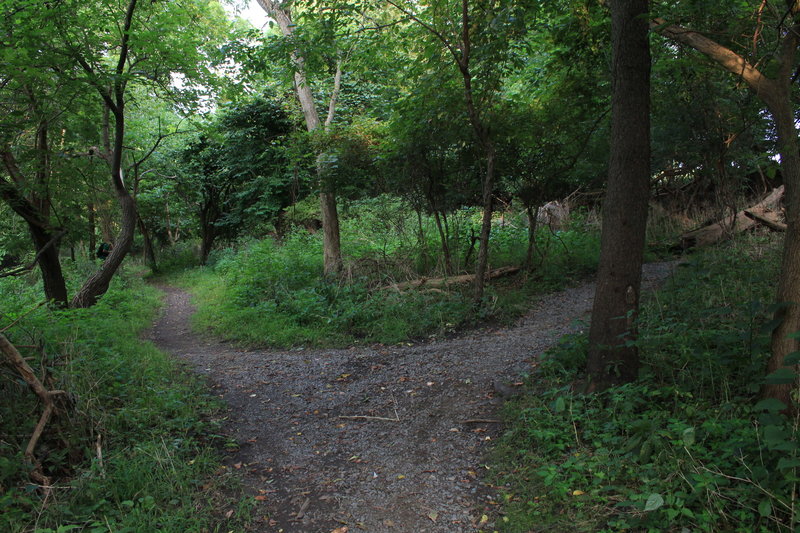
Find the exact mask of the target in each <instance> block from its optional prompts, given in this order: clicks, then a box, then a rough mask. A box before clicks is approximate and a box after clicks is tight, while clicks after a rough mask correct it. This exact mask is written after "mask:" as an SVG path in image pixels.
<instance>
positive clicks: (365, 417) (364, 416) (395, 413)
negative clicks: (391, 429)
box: [339, 394, 400, 422]
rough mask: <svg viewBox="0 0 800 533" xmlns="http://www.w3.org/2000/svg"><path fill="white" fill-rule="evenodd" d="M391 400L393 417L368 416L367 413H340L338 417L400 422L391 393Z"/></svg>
mask: <svg viewBox="0 0 800 533" xmlns="http://www.w3.org/2000/svg"><path fill="white" fill-rule="evenodd" d="M392 401H393V402H394V418H388V417H385V416H369V415H340V416H339V418H350V419H357V420H385V421H386V422H400V415H399V414H397V399H395V397H394V394H392Z"/></svg>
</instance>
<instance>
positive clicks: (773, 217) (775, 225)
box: [744, 209, 786, 231]
mask: <svg viewBox="0 0 800 533" xmlns="http://www.w3.org/2000/svg"><path fill="white" fill-rule="evenodd" d="M744 214H745V215H747V216H748V217H749V218H752V219H753V220H755V221H756V222H759V223H761V224H764V225H765V226H767V227H768V228H769V229H771V230H775V231H786V224H784V223H783V222H781V216H780V215H779V214H778V213H776V212H775V211H766V210H763V209H761V210H758V211H756V210H753V211H750V210H747V209H746V210H745V212H744Z"/></svg>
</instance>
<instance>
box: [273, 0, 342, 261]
mask: <svg viewBox="0 0 800 533" xmlns="http://www.w3.org/2000/svg"><path fill="white" fill-rule="evenodd" d="M258 3H259V5H260V6H261V7H262V8H263V9H264V11H266V12H267V14H268V15H269V16H270V17H272V18H273V19H275V21H276V22H277V23H278V27H279V28H280V29H281V33H282V34H283V35H284V36H285V37H290V38H291V37H292V34H293V32H294V24H293V23H292V17H291V14H290V12H289V9H288V7H283V6H281V5H280V4H279V3H278V2H277V1H274V0H258ZM291 58H292V62H293V63H294V67H295V72H294V85H295V94H296V95H297V99H298V100H299V101H300V107H301V108H302V110H303V117H305V121H306V129H307V130H308V131H310V132H311V131H314V130H316V129H318V128H319V127H320V126H321V122H320V119H319V112H318V111H317V107H316V105H315V103H314V96H313V94H312V93H311V87H310V86H309V85H308V80H307V78H306V68H305V60H304V58H303V55H302V54H301V53H300V50H298V49H295V50H293V51H292V53H291ZM341 79H342V70H341V61H337V63H336V74H335V76H334V87H333V91H332V93H331V99H330V102H329V105H328V115H327V119H326V120H325V129H326V130H327V128H328V127H329V126H330V124H331V122H332V121H333V117H334V114H335V111H336V100H337V98H338V96H339V90H340V87H341ZM321 156H322V154H318V157H317V162H318V163H319V162H320V159H321ZM323 167H324V165H321V164H318V165H317V173H318V178H319V182H320V193H319V202H320V209H321V211H322V250H323V254H322V255H323V261H324V269H325V274H326V275H329V274H334V273H336V272H339V271H341V269H342V249H341V240H340V238H339V213H338V211H337V209H336V193H335V192H334V191H333V188H332V187H331V185H330V183H326V180H325V175H324V174H325V171H324V168H323Z"/></svg>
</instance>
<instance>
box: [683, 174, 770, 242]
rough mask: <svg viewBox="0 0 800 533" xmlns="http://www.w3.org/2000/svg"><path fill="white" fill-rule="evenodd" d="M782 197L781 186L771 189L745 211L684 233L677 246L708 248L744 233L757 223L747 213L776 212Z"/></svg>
mask: <svg viewBox="0 0 800 533" xmlns="http://www.w3.org/2000/svg"><path fill="white" fill-rule="evenodd" d="M782 197H783V185H781V186H780V187H778V188H776V189H773V190H772V192H771V193H769V194H768V195H767V196H766V197H765V198H764V199H763V200H761V201H760V202H758V203H757V204H755V205H753V206H751V207H748V208H747V209H742V210H741V211H739V212H738V213H736V214H733V215H730V216H727V217H725V218H723V219H722V220H718V221H716V222H713V223H711V224H709V225H707V226H703V227H702V228H699V229H696V230H693V231H689V232H687V233H684V234H683V235H681V236H680V241H679V243H678V245H679V247H680V248H682V249H684V250H686V249H688V248H694V247H703V246H710V245H712V244H716V243H718V242H720V241H723V240H725V239H727V238H728V237H730V236H731V235H733V234H735V233H741V232H743V231H746V230H748V229H750V228H752V227H754V226H755V225H756V224H757V223H758V222H757V221H756V220H754V219H753V218H751V217H749V216H747V213H746V212H747V211H750V212H751V213H759V214H760V213H765V212H767V211H768V210H776V209H777V206H778V203H779V202H780V200H781V198H782Z"/></svg>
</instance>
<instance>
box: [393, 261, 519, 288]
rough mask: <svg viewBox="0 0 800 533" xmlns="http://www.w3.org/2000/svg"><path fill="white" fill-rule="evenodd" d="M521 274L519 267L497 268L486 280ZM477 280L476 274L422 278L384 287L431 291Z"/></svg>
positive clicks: (487, 275)
mask: <svg viewBox="0 0 800 533" xmlns="http://www.w3.org/2000/svg"><path fill="white" fill-rule="evenodd" d="M517 272H519V267H511V266H509V267H502V268H496V269H494V270H492V271H490V272H488V273H487V274H486V279H495V278H501V277H503V276H510V275H512V274H516V273H517ZM474 280H475V274H463V275H460V276H450V277H446V278H420V279H414V280H411V281H404V282H402V283H392V284H391V285H387V286H386V287H383V288H384V289H394V290H397V291H402V290H406V289H431V288H439V287H449V286H450V285H459V284H463V283H470V282H472V281H474Z"/></svg>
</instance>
